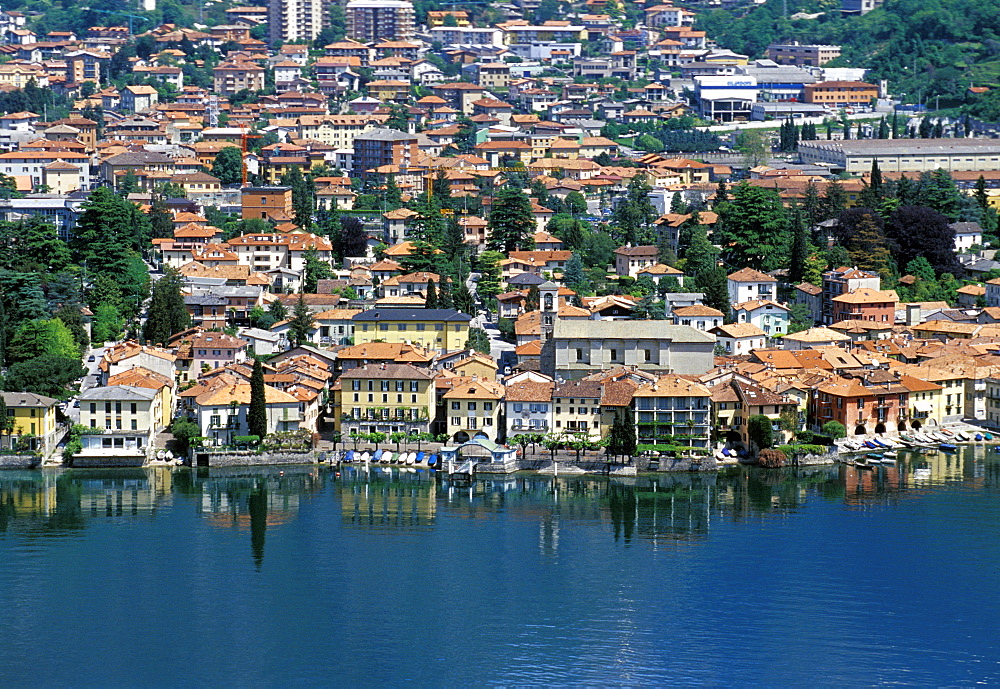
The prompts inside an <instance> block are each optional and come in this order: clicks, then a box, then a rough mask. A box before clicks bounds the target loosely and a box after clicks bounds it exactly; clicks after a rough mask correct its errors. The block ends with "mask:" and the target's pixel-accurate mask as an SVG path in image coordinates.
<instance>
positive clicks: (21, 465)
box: [0, 455, 41, 469]
mask: <svg viewBox="0 0 1000 689" xmlns="http://www.w3.org/2000/svg"><path fill="white" fill-rule="evenodd" d="M40 463H41V460H40V459H39V458H38V457H36V456H35V455H0V469H34V468H35V467H36V466H38V465H39V464H40Z"/></svg>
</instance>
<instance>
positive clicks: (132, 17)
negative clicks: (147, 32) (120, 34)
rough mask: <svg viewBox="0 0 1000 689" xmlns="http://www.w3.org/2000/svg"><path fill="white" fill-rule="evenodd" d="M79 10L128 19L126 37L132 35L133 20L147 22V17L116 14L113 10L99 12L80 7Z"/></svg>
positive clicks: (91, 8)
mask: <svg viewBox="0 0 1000 689" xmlns="http://www.w3.org/2000/svg"><path fill="white" fill-rule="evenodd" d="M80 9H81V10H84V11H85V12H100V13H101V14H117V15H120V16H122V17H128V35H129V36H131V35H132V34H133V33H134V32H133V31H132V28H133V27H132V20H133V19H138V20H140V21H144V22H147V21H149V17H143V16H140V15H138V14H129V13H128V12H116V11H113V10H99V9H97V8H95V7H81V8H80Z"/></svg>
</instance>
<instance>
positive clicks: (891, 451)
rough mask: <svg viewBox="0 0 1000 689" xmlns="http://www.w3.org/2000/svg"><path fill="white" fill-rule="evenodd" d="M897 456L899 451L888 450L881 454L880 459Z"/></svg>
mask: <svg viewBox="0 0 1000 689" xmlns="http://www.w3.org/2000/svg"><path fill="white" fill-rule="evenodd" d="M898 456H899V453H897V452H896V451H895V450H890V451H889V452H886V453H885V454H884V455H882V459H883V460H885V459H895V458H896V457H898Z"/></svg>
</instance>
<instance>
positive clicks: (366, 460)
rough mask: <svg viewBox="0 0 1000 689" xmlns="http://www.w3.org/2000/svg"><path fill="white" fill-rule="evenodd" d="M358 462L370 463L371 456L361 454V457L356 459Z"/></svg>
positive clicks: (364, 453)
mask: <svg viewBox="0 0 1000 689" xmlns="http://www.w3.org/2000/svg"><path fill="white" fill-rule="evenodd" d="M358 461H360V462H370V461H372V456H371V455H370V454H368V453H367V452H362V453H361V457H360V458H359V459H358Z"/></svg>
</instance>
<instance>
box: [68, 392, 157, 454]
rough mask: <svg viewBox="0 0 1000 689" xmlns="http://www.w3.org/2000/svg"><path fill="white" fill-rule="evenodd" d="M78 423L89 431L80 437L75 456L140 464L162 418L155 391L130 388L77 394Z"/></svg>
mask: <svg viewBox="0 0 1000 689" xmlns="http://www.w3.org/2000/svg"><path fill="white" fill-rule="evenodd" d="M79 400H80V423H81V424H82V425H83V426H86V427H87V428H89V429H91V431H90V432H88V433H85V434H83V435H82V436H81V437H80V442H81V444H82V445H83V448H82V449H81V451H80V452H79V455H78V456H81V457H88V456H90V457H92V456H112V457H122V458H132V459H134V460H136V461H139V462H141V461H142V460H143V459H144V458H145V457H146V454H147V451H148V449H149V446H150V442H151V440H152V438H153V435H154V434H155V433H156V432H157V431H158V430H160V428H161V427H162V426H161V425H160V422H161V420H162V419H163V417H164V414H163V410H162V408H161V405H162V401H163V398H162V397H161V396H160V395H159V394H158V392H157V391H156V390H153V389H151V388H144V387H136V386H131V385H113V386H108V387H96V388H90V389H89V390H85V391H84V392H82V393H80V398H79Z"/></svg>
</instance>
